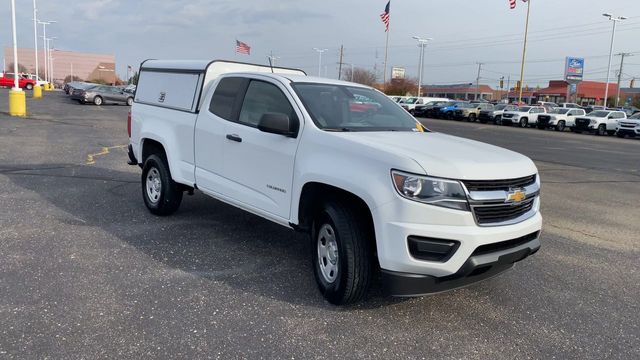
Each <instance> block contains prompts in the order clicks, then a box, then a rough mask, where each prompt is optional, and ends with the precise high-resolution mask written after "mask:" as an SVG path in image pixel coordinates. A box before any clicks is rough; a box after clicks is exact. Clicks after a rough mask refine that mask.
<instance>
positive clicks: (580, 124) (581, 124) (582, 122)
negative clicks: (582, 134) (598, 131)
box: [576, 118, 591, 129]
mask: <svg viewBox="0 0 640 360" xmlns="http://www.w3.org/2000/svg"><path fill="white" fill-rule="evenodd" d="M590 123H591V120H589V119H584V118H577V119H576V127H577V128H581V129H582V128H584V129H587V128H588V127H589V124H590Z"/></svg>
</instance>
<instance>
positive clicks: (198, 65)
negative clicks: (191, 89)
mask: <svg viewBox="0 0 640 360" xmlns="http://www.w3.org/2000/svg"><path fill="white" fill-rule="evenodd" d="M211 62H212V61H211V60H146V61H144V62H143V63H142V65H141V66H140V67H141V68H143V69H168V70H190V71H205V70H207V67H208V66H209V64H211Z"/></svg>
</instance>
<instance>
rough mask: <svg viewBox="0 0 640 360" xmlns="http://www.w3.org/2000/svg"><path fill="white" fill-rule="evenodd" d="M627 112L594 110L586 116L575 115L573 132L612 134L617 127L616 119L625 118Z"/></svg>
mask: <svg viewBox="0 0 640 360" xmlns="http://www.w3.org/2000/svg"><path fill="white" fill-rule="evenodd" d="M626 118H627V114H625V113H624V111H618V110H614V111H612V110H596V111H594V112H591V113H589V114H587V115H586V116H582V117H577V118H576V123H575V126H574V127H572V128H571V131H573V132H580V133H581V132H585V131H587V132H590V133H595V134H596V135H613V134H615V132H616V128H617V127H618V121H620V120H623V119H626Z"/></svg>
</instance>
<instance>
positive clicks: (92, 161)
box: [86, 145, 127, 165]
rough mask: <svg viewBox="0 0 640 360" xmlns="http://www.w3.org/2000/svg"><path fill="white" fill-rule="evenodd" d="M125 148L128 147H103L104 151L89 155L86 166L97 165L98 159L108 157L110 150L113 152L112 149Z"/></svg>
mask: <svg viewBox="0 0 640 360" xmlns="http://www.w3.org/2000/svg"><path fill="white" fill-rule="evenodd" d="M125 147H127V145H116V146H110V147H103V148H102V150H101V151H100V152H99V153H95V154H89V155H87V163H86V165H93V164H95V163H96V157H98V156H103V155H107V154H108V153H109V150H111V149H122V148H125Z"/></svg>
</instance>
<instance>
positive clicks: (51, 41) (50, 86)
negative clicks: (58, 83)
mask: <svg viewBox="0 0 640 360" xmlns="http://www.w3.org/2000/svg"><path fill="white" fill-rule="evenodd" d="M56 39H57V37H55V36H52V37H50V38H48V39H47V40H49V44H48V46H47V47H48V48H49V78H50V80H51V81H50V82H49V88H51V89H53V60H54V59H53V45H52V44H51V43H53V40H56Z"/></svg>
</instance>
